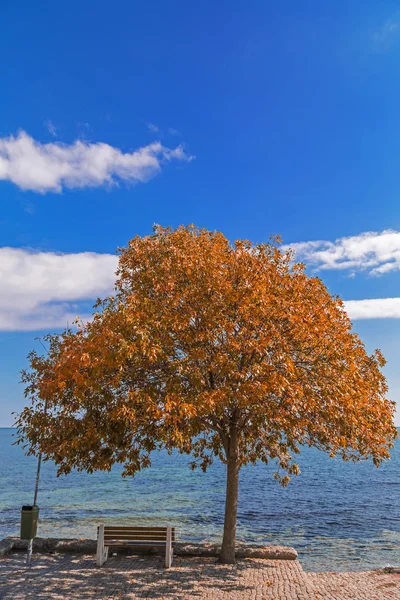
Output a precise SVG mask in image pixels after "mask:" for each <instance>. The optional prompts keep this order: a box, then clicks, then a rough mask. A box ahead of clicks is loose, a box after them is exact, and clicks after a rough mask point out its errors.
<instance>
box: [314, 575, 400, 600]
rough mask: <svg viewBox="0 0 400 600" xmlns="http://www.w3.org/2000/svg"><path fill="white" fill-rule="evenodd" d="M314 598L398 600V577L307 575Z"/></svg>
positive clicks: (399, 577) (399, 578)
mask: <svg viewBox="0 0 400 600" xmlns="http://www.w3.org/2000/svg"><path fill="white" fill-rule="evenodd" d="M306 577H307V579H308V581H309V582H310V583H311V586H312V588H311V589H312V590H313V591H314V594H315V598H316V599H318V598H321V600H348V599H350V600H394V599H396V600H397V599H399V598H400V575H396V574H392V575H390V574H386V573H382V572H379V571H363V572H361V573H307V574H306Z"/></svg>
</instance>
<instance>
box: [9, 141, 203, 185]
mask: <svg viewBox="0 0 400 600" xmlns="http://www.w3.org/2000/svg"><path fill="white" fill-rule="evenodd" d="M192 159H193V157H192V156H190V155H188V154H187V153H186V152H185V150H184V148H183V146H182V145H179V146H177V147H176V148H173V149H171V148H166V147H165V146H163V145H162V144H161V143H160V142H154V143H152V144H149V145H147V146H143V147H142V148H138V149H137V150H134V151H133V152H126V153H123V152H121V150H119V149H118V148H114V147H113V146H110V145H109V144H104V143H101V142H97V143H85V142H83V141H81V140H77V141H75V142H74V143H73V144H69V145H68V144H61V143H56V142H54V143H48V144H41V143H40V142H37V141H35V140H34V139H33V138H32V137H30V136H29V135H28V134H27V133H25V132H24V131H21V132H20V133H19V134H18V135H17V136H16V137H14V136H10V137H8V138H0V180H1V179H3V180H8V181H12V182H13V183H15V185H17V186H18V187H19V188H21V189H22V190H32V191H35V192H40V193H43V194H44V193H46V192H61V191H62V189H63V188H84V187H97V186H102V185H107V184H108V185H110V184H113V183H117V182H118V181H128V182H144V181H147V180H149V179H150V178H151V177H154V175H156V174H157V173H158V172H159V171H160V170H161V167H162V165H163V164H165V163H167V162H170V161H172V160H177V161H190V160H192Z"/></svg>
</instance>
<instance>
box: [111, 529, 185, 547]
mask: <svg viewBox="0 0 400 600" xmlns="http://www.w3.org/2000/svg"><path fill="white" fill-rule="evenodd" d="M171 539H172V542H174V541H175V527H171ZM117 540H118V541H122V542H124V541H126V542H128V541H137V542H166V540H167V528H166V527H115V526H113V525H106V526H105V527H104V543H105V544H106V543H107V542H111V541H117Z"/></svg>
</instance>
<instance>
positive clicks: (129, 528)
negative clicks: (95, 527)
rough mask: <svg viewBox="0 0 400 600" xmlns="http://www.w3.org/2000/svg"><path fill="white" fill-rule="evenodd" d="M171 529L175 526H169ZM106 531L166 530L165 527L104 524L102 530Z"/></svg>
mask: <svg viewBox="0 0 400 600" xmlns="http://www.w3.org/2000/svg"><path fill="white" fill-rule="evenodd" d="M171 529H172V530H174V529H175V527H171ZM107 531H156V532H161V531H167V527H116V526H115V527H114V526H112V525H106V526H105V527H104V532H105V533H106V532H107Z"/></svg>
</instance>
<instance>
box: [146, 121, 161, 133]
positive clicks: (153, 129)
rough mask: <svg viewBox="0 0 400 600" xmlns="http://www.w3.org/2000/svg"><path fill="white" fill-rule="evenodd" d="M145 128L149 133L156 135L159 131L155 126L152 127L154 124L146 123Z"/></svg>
mask: <svg viewBox="0 0 400 600" xmlns="http://www.w3.org/2000/svg"><path fill="white" fill-rule="evenodd" d="M147 128H148V130H149V131H151V133H158V132H159V131H160V129H159V128H158V127H157V125H154V123H147Z"/></svg>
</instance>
